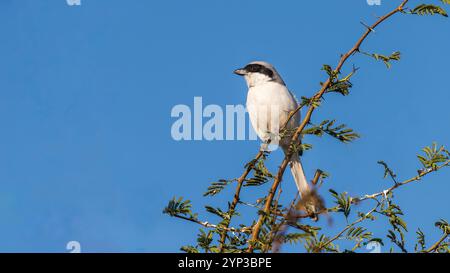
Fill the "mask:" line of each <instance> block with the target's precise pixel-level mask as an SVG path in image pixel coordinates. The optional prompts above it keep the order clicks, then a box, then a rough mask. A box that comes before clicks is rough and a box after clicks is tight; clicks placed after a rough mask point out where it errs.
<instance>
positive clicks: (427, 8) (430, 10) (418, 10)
mask: <svg viewBox="0 0 450 273" xmlns="http://www.w3.org/2000/svg"><path fill="white" fill-rule="evenodd" d="M444 1H445V2H444ZM444 1H442V2H443V3H446V4H448V3H447V2H448V0H444ZM410 13H411V14H416V15H435V14H440V15H442V16H445V17H448V14H447V12H445V10H444V9H443V8H441V7H439V6H436V5H428V4H421V5H419V6H417V7H415V8H413V9H412V10H410Z"/></svg>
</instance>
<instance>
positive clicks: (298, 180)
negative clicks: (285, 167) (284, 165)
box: [289, 155, 310, 196]
mask: <svg viewBox="0 0 450 273" xmlns="http://www.w3.org/2000/svg"><path fill="white" fill-rule="evenodd" d="M289 164H290V166H291V172H292V176H293V177H294V180H295V184H296V185H297V188H298V191H299V192H300V195H301V196H304V195H305V194H307V193H308V192H309V190H310V189H309V185H308V181H307V180H306V177H305V173H304V171H303V167H302V163H301V162H300V157H299V156H298V155H293V156H292V158H291V162H290V163H289Z"/></svg>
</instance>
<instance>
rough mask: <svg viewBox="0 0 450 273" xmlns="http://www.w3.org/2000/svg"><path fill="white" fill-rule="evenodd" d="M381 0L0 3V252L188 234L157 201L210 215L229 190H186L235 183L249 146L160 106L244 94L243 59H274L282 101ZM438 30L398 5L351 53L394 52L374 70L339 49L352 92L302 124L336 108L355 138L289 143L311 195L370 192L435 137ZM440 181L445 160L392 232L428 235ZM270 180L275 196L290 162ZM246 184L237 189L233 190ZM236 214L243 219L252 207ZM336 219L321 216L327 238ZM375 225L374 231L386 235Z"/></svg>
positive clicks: (116, 246)
mask: <svg viewBox="0 0 450 273" xmlns="http://www.w3.org/2000/svg"><path fill="white" fill-rule="evenodd" d="M392 2H397V1H382V5H381V6H369V5H367V3H366V1H364V0H351V1H333V0H327V1H306V2H305V1H302V3H300V1H279V2H277V3H274V2H273V1H268V0H249V1H237V0H233V1H207V0H194V1H181V0H178V1H144V0H140V1H137V0H136V1H124V0H108V1H93V0H82V5H81V6H76V7H73V6H68V5H67V4H66V1H65V0H51V1H47V0H20V1H13V0H3V1H1V2H0V18H1V19H0V35H1V40H2V42H1V43H0V57H1V58H0V60H1V61H0V126H1V128H2V133H1V134H0V151H1V152H0V219H1V220H0V221H1V222H0V251H2V252H66V249H65V246H66V243H67V242H68V241H72V240H76V241H79V242H80V243H81V246H82V251H84V252H99V251H100V252H110V251H111V252H143V251H145V252H174V251H179V247H180V246H181V245H185V244H191V243H194V242H195V234H196V232H197V231H198V226H195V225H194V224H190V223H186V222H183V221H179V220H177V219H174V218H170V217H168V216H166V215H163V214H162V210H163V208H164V206H165V205H166V204H167V202H168V200H169V199H171V198H172V197H173V196H184V197H186V198H189V199H190V200H192V202H193V205H194V209H195V210H196V211H198V212H200V217H208V219H210V220H214V219H213V218H212V217H211V216H209V215H206V214H205V213H204V208H203V206H204V205H206V204H213V205H216V206H219V205H223V204H226V201H227V200H228V199H229V198H230V197H231V191H232V189H231V188H230V190H229V191H225V192H224V193H223V194H221V195H219V196H218V197H217V198H214V199H208V198H203V197H202V193H203V192H204V191H205V190H206V188H207V187H208V185H209V183H210V182H212V181H215V180H217V179H220V178H234V177H238V176H240V174H241V172H242V167H243V164H245V162H247V161H248V160H249V159H251V157H252V156H253V155H254V154H255V153H256V151H257V149H258V142H256V141H212V142H208V141H180V142H176V141H174V140H173V139H172V138H171V135H170V129H171V125H172V123H173V122H174V121H175V119H173V118H171V116H170V111H171V109H172V107H173V106H174V105H177V104H186V105H191V106H192V105H193V100H194V97H195V96H201V97H203V103H204V104H205V105H206V104H218V105H221V106H225V105H227V104H233V105H234V104H243V103H245V98H246V88H245V85H244V82H243V80H242V79H240V78H238V77H236V76H235V75H233V74H232V71H233V70H234V69H235V68H238V67H240V66H242V65H244V64H246V63H248V62H249V61H252V60H267V61H269V62H271V63H273V64H274V65H275V66H276V67H277V68H278V70H279V72H280V73H281V74H282V75H283V78H284V80H285V81H286V83H287V84H288V86H289V87H290V89H291V90H292V91H293V92H294V93H295V94H296V95H297V97H301V96H311V95H312V94H313V93H314V92H315V91H316V90H317V89H318V87H319V85H318V83H319V82H320V81H321V80H324V77H325V75H324V73H323V71H320V68H321V66H322V65H323V64H330V65H335V64H336V62H337V60H338V57H339V54H341V53H344V52H345V51H346V50H348V49H349V48H350V47H351V46H352V45H353V43H354V41H355V39H356V37H357V36H358V35H359V34H360V33H361V32H362V31H363V30H364V27H363V26H362V25H361V24H360V21H364V22H367V23H369V22H372V21H373V20H374V18H375V16H379V15H382V14H383V13H385V12H386V11H387V10H389V9H391V8H392V7H393V5H394V3H392ZM411 2H412V3H411V6H412V5H414V4H417V3H418V2H417V1H411ZM429 2H433V1H432V0H429ZM435 2H437V1H435ZM448 24H449V21H448V20H447V19H446V18H443V17H437V16H436V17H426V18H424V17H420V18H419V17H414V16H396V17H395V18H393V19H392V20H391V21H389V22H387V23H386V24H384V25H383V26H381V28H380V29H379V30H377V31H376V33H375V35H374V36H371V37H370V39H369V40H368V41H367V43H366V44H365V45H364V46H363V50H365V51H368V52H378V53H384V54H390V53H392V52H393V51H396V50H399V51H401V52H402V60H401V61H400V62H399V63H395V64H394V65H393V67H392V68H391V69H390V70H387V69H386V67H385V66H384V65H383V64H382V63H377V62H375V61H372V60H370V59H368V58H367V57H365V56H355V58H353V59H352V60H351V62H350V63H349V65H351V64H355V65H357V66H359V67H361V69H360V70H359V73H358V74H357V75H356V76H355V78H354V80H353V83H354V88H353V91H352V94H351V96H349V97H345V98H344V97H341V96H337V95H334V96H333V95H331V96H329V97H327V99H326V102H325V104H324V105H323V108H321V109H320V111H318V112H317V115H315V116H314V117H313V121H320V120H322V119H329V118H335V119H337V120H338V121H340V122H342V123H346V124H348V125H349V126H351V127H352V128H354V129H355V130H356V131H358V132H359V133H360V134H361V135H362V138H361V139H360V140H358V141H356V142H355V143H353V144H349V145H344V144H340V143H337V142H336V141H334V140H332V139H328V138H322V139H317V138H312V137H308V138H307V139H306V140H305V142H307V143H312V144H314V149H313V150H312V151H310V152H308V153H306V154H305V157H304V165H305V169H306V172H307V174H309V175H312V174H313V172H314V170H315V169H317V168H321V169H324V170H326V171H327V172H329V173H330V174H331V177H330V179H329V180H328V182H327V184H326V185H325V188H324V190H326V189H328V188H333V189H335V190H337V191H339V192H341V191H347V192H349V193H350V194H352V195H360V194H363V193H372V192H377V191H379V190H381V189H384V188H386V187H387V186H389V185H390V182H389V181H388V180H383V179H382V175H383V170H382V168H381V167H380V166H379V165H377V164H376V162H377V161H378V160H385V161H386V162H388V163H389V164H390V165H391V166H392V168H394V169H395V171H396V172H397V174H398V176H399V179H404V178H409V177H411V176H413V175H414V174H415V173H416V170H417V169H418V168H419V164H418V161H417V159H416V153H417V152H418V151H419V150H420V148H422V147H423V146H426V145H429V144H431V143H432V141H437V142H439V143H442V144H447V145H450V127H449V123H448V122H449V116H450V114H449V112H448V101H449V99H450V92H449V91H450V90H449V87H448V84H447V83H446V82H447V77H448V63H449V62H450V57H449V54H448V47H449V43H450V37H449V36H448V35H447V34H448V27H449V25H448ZM350 67H351V66H347V67H346V71H349V70H348V69H349V68H350ZM281 160H282V154H281V152H277V153H274V154H273V155H271V157H270V159H269V162H268V166H269V167H270V168H271V169H272V170H276V167H277V166H278V164H279V162H281ZM449 179H450V170H443V171H442V172H440V173H438V174H433V175H431V176H430V177H428V178H426V179H425V180H424V181H422V182H420V183H417V184H414V185H410V186H408V187H405V188H402V189H399V190H398V192H397V194H396V198H397V202H398V204H399V205H400V206H401V207H402V208H403V209H404V211H405V213H406V216H405V219H406V220H407V221H408V222H409V224H410V230H411V233H410V235H408V236H409V237H408V238H414V237H415V235H414V231H415V230H416V229H417V227H420V228H421V229H422V230H423V231H424V232H425V233H428V234H430V237H429V242H431V241H432V240H433V239H436V238H438V236H439V235H440V234H439V232H438V231H437V230H436V229H435V228H434V226H433V223H434V222H435V221H436V220H438V219H439V218H447V219H448V220H450V213H449V200H448V193H449V190H450V184H449V183H448V182H449V181H448V180H449ZM284 182H285V183H284V185H283V189H284V192H285V194H286V195H287V197H286V198H287V200H289V198H290V197H291V196H293V194H294V192H295V189H294V183H293V181H292V178H291V177H290V174H289V172H287V175H286V179H285V181H284ZM262 194H264V192H263V191H261V190H255V189H247V190H246V192H245V193H244V194H243V198H244V199H245V200H249V201H251V200H254V199H255V198H257V197H260V196H262ZM331 202H332V201H331V200H330V199H329V198H327V203H328V204H329V205H331ZM245 212H246V213H245V215H244V216H243V220H248V219H249V217H252V216H253V215H254V214H252V213H254V211H252V210H245ZM342 224H343V223H342V221H340V220H339V219H338V218H336V219H335V221H334V224H333V226H331V227H328V228H329V230H330V231H331V232H330V234H334V233H336V231H338V229H339V227H341V226H342ZM386 227H387V226H386V223H385V222H380V223H379V224H375V225H373V231H374V232H376V234H377V235H378V236H380V237H383V238H385V236H384V234H385V231H386ZM410 246H411V245H410ZM286 250H288V251H296V249H295V248H289V247H288V248H287V249H286ZM297 250H298V249H297ZM383 250H384V251H387V250H388V249H383Z"/></svg>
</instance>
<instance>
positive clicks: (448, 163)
mask: <svg viewBox="0 0 450 273" xmlns="http://www.w3.org/2000/svg"><path fill="white" fill-rule="evenodd" d="M449 165H450V160H447V161H445V162H444V163H443V164H442V165H439V166H437V167H436V168H429V169H427V170H425V171H421V172H420V173H419V175H417V176H415V177H413V178H410V179H408V180H405V181H403V182H399V183H396V184H395V185H394V186H392V187H390V188H389V189H386V190H384V191H381V192H377V193H374V194H370V195H364V196H363V197H361V198H353V200H355V202H359V201H364V200H367V199H375V198H376V197H378V196H381V195H383V196H385V195H387V194H388V193H390V192H392V191H394V190H395V189H397V188H399V187H401V186H404V185H406V184H409V183H412V182H415V181H419V180H421V179H422V177H424V176H425V175H427V174H430V173H432V172H436V171H438V170H440V169H442V168H444V167H447V166H449Z"/></svg>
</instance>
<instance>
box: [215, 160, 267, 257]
mask: <svg viewBox="0 0 450 273" xmlns="http://www.w3.org/2000/svg"><path fill="white" fill-rule="evenodd" d="M263 154H264V152H263V151H259V152H258V154H257V155H256V157H255V159H253V160H252V161H251V162H257V161H258V160H259V159H260V158H261V157H262V156H263ZM251 162H250V163H249V164H247V168H246V169H245V171H244V173H243V174H242V175H241V177H239V178H238V180H237V186H236V191H235V194H234V198H233V202H231V205H230V208H229V210H228V215H230V221H228V222H226V223H225V225H224V229H223V231H222V233H221V234H220V240H219V253H222V252H223V247H224V244H225V240H226V238H227V229H228V227H229V224H230V223H231V217H233V215H234V211H235V209H236V206H237V204H238V203H239V196H240V194H241V189H242V185H243V184H244V181H245V179H246V178H247V176H248V174H249V173H250V172H251V171H252V169H253V164H252V163H251Z"/></svg>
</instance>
